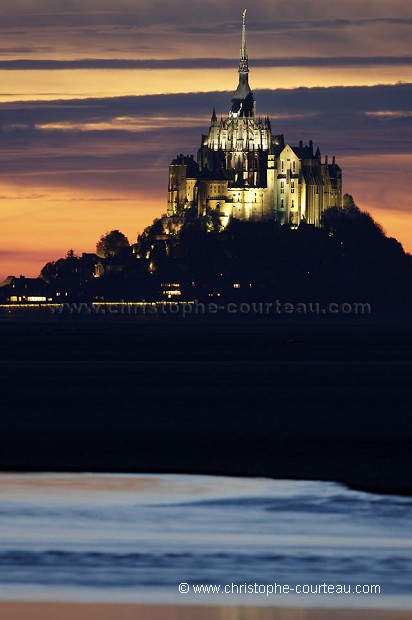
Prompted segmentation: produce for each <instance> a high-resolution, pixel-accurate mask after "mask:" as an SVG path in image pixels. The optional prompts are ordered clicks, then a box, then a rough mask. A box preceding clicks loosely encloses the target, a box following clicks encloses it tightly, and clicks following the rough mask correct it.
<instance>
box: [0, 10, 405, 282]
mask: <svg viewBox="0 0 412 620" xmlns="http://www.w3.org/2000/svg"><path fill="white" fill-rule="evenodd" d="M53 4H54V3H53V2H43V1H40V2H34V0H26V1H25V2H23V3H19V7H18V8H16V7H15V6H14V5H15V3H12V2H9V1H8V0H6V1H5V2H2V6H1V7H0V34H1V45H0V80H1V84H2V87H1V89H0V277H1V278H4V277H6V276H7V275H20V273H24V274H26V275H27V276H37V275H38V274H39V271H40V269H41V267H42V266H43V265H44V263H45V262H47V261H49V260H52V259H56V258H59V257H60V256H64V255H65V254H66V252H67V250H68V249H69V248H74V249H75V250H76V251H77V252H78V253H81V252H82V251H93V250H94V247H95V243H96V241H97V240H98V238H99V237H100V235H101V234H102V233H104V232H106V231H108V230H111V229H113V228H117V229H120V230H121V231H122V232H124V233H125V234H126V235H127V236H128V238H129V240H130V242H134V241H135V238H136V235H137V233H138V232H139V231H141V230H142V229H143V228H144V227H145V226H147V225H148V224H150V223H151V221H152V220H153V218H154V217H157V216H159V215H160V214H161V213H163V212H164V211H165V209H166V193H167V167H168V164H169V163H170V161H171V159H173V157H175V155H176V153H177V152H185V153H194V154H196V151H197V149H198V147H199V143H200V137H201V134H202V132H203V133H204V132H205V131H206V130H207V128H208V125H209V119H210V115H211V111H212V108H213V106H215V107H216V112H217V115H218V117H219V116H220V115H226V114H227V112H228V106H229V102H230V98H231V95H232V92H233V90H234V88H235V87H236V83H237V63H238V53H239V43H240V42H239V19H240V17H239V15H240V11H239V3H237V2H235V1H234V0H230V1H229V2H226V3H224V5H222V4H221V3H219V2H215V1H212V2H210V3H208V6H207V10H206V7H204V6H201V5H200V4H199V6H197V5H196V6H194V7H193V6H192V5H191V4H189V2H187V0H181V2H178V3H177V4H176V3H173V6H172V5H171V3H167V2H165V1H163V0H162V2H160V3H158V4H157V5H156V6H154V5H153V4H152V3H149V2H146V1H145V0H144V1H142V2H139V3H136V2H132V0H124V1H123V2H121V3H119V4H116V10H113V3H111V2H108V1H106V0H103V1H99V2H96V1H95V0H86V1H84V2H77V1H75V0H68V1H67V2H65V3H64V6H65V9H64V12H63V11H61V10H60V9H59V5H60V3H57V2H56V3H55V5H56V8H55V10H51V8H50V7H51V6H52V5H53ZM136 5H138V6H136ZM280 5H282V7H283V10H282V12H280V11H279V7H280ZM283 5H284V3H281V2H278V1H277V0H276V1H275V0H273V1H272V2H265V0H257V1H256V2H254V3H253V6H250V7H249V13H250V35H249V37H250V39H249V42H248V47H249V57H250V69H251V73H250V83H251V86H252V88H253V90H254V93H255V97H256V101H257V114H258V115H262V116H263V115H266V114H267V115H269V116H270V117H271V119H272V128H273V132H274V133H284V134H285V138H286V141H287V142H296V141H297V140H299V139H300V138H303V139H305V140H309V139H313V141H314V143H315V145H316V144H318V143H319V144H320V146H321V148H322V155H326V154H329V155H331V156H332V155H336V157H337V158H338V161H339V164H340V165H341V166H342V168H343V172H344V177H343V184H344V191H345V192H348V193H351V194H353V196H354V198H355V201H356V203H357V204H358V205H359V206H360V207H361V208H362V209H365V210H368V211H370V212H371V213H372V215H373V217H374V218H375V219H377V220H378V221H379V222H380V223H381V224H382V226H383V227H384V229H385V230H386V232H387V234H388V235H390V236H395V237H396V238H398V239H399V240H400V241H401V242H402V244H403V245H404V247H405V249H406V250H408V251H412V200H411V195H412V187H411V180H410V178H411V177H410V169H411V165H412V156H411V154H410V142H411V140H410V138H411V135H410V133H411V132H410V127H411V119H412V108H411V104H410V101H411V83H412V57H411V56H410V55H409V52H410V27H411V23H412V9H411V5H410V2H407V1H406V0H397V1H395V2H393V1H391V2H390V1H389V0H377V1H374V2H364V3H362V4H360V3H357V2H354V1H352V0H349V1H348V2H345V3H344V6H343V7H342V6H336V5H333V4H331V3H329V2H326V1H324V0H319V2H314V3H311V6H308V3H307V2H304V1H303V0H298V1H297V2H295V3H293V5H290V6H287V7H284V6H283ZM249 13H248V15H249ZM280 15H282V17H281V18H280ZM348 16H350V18H349V17H348ZM56 62H57V64H56ZM59 63H60V64H59ZM61 63H63V64H61ZM76 63H78V64H77V65H76ZM79 63H80V64H79ZM342 87H344V88H342Z"/></svg>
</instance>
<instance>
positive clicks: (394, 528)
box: [0, 474, 412, 618]
mask: <svg viewBox="0 0 412 620" xmlns="http://www.w3.org/2000/svg"><path fill="white" fill-rule="evenodd" d="M411 517H412V500H411V499H410V498H406V497H384V496H380V495H373V494H366V493H361V492H356V491H350V490H348V489H346V488H344V487H343V486H341V485H338V484H333V483H318V482H289V481H272V480H246V479H239V478H233V479H232V478H213V477H202V476H137V475H113V476H107V475H101V476H100V475H46V474H45V475H2V476H0V586H1V590H0V591H1V594H0V597H1V598H2V599H3V600H7V599H9V600H10V599H12V600H49V601H53V600H58V601H59V600H66V601H107V602H149V603H155V602H163V603H180V604H182V603H184V604H186V605H187V604H189V603H193V602H196V603H201V604H212V605H239V604H240V605H256V604H257V605H263V606H265V605H276V606H291V605H292V606H297V607H299V606H311V607H318V606H321V607H325V606H326V607H345V606H351V607H353V606H354V607H357V608H360V607H374V608H377V609H379V608H389V607H398V608H400V607H407V606H410V599H409V596H410V594H411V586H410V575H411V574H412V553H411V551H412V543H411V539H410V523H411ZM181 582H185V583H188V584H189V585H190V586H191V593H190V594H188V595H181V594H179V592H178V584H179V583H181ZM255 583H258V584H267V585H271V584H272V585H273V584H282V585H283V584H287V585H289V586H291V587H292V588H293V587H294V586H295V585H297V584H300V585H302V584H305V585H306V584H307V585H316V584H323V583H327V584H333V585H339V584H346V585H350V586H351V587H352V588H354V587H355V586H356V585H358V584H362V585H363V584H368V585H380V586H381V595H380V596H378V595H360V596H344V595H343V596H337V595H327V594H326V595H319V596H315V595H312V596H303V595H300V596H298V595H296V594H294V593H292V594H288V595H286V594H283V595H279V594H277V595H276V596H275V595H270V596H265V595H258V594H256V595H255V594H246V595H245V594H242V595H240V596H234V595H233V594H231V593H230V594H226V593H224V592H220V593H219V594H209V595H207V594H202V595H200V594H194V593H193V589H192V586H193V584H216V585H220V586H222V589H223V588H224V586H225V585H230V586H231V585H232V584H236V585H239V584H255ZM231 612H233V613H235V609H234V608H233V609H232V610H231ZM228 613H229V612H228ZM239 613H241V612H239ZM242 613H243V612H242ZM215 617H216V616H215ZM226 617H230V618H232V617H236V618H237V617H238V616H225V618H226ZM239 617H240V616H239ZM241 617H242V618H243V617H244V616H241ZM248 617H250V616H248Z"/></svg>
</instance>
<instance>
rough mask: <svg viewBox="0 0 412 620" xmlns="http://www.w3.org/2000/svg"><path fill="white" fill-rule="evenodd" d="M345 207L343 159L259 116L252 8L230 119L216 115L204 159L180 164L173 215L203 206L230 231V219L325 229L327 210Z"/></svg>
mask: <svg viewBox="0 0 412 620" xmlns="http://www.w3.org/2000/svg"><path fill="white" fill-rule="evenodd" d="M341 203H342V170H341V168H340V167H339V166H338V165H337V164H336V162H335V158H334V157H333V159H332V160H331V161H330V162H329V161H328V157H326V158H325V159H324V160H323V161H322V157H321V153H320V151H319V148H318V149H317V150H316V152H314V148H313V142H312V141H310V142H309V144H308V145H303V142H300V143H299V145H298V146H291V145H290V144H288V143H287V142H286V141H285V139H284V137H283V135H274V134H272V128H271V123H270V120H269V118H268V117H266V118H264V119H262V118H257V117H256V102H255V99H254V96H253V93H252V91H251V89H250V86H249V61H248V53H247V47H246V10H245V11H244V12H243V23H242V47H241V53H240V64H239V84H238V87H237V89H236V91H235V93H234V95H233V98H232V102H231V108H230V111H229V115H228V116H227V117H226V118H221V119H220V121H219V120H218V119H217V116H216V112H215V110H213V115H212V118H211V125H210V128H209V133H208V134H207V135H203V136H202V141H201V145H200V148H199V151H198V154H197V161H196V160H195V159H194V157H193V156H188V155H187V156H184V155H179V156H178V157H177V158H176V159H174V160H173V161H172V163H171V165H170V167H169V189H168V210H167V214H168V215H169V216H173V215H178V216H179V215H184V212H185V211H186V210H187V209H196V210H197V214H198V215H199V216H202V215H207V214H210V213H214V214H215V215H216V216H217V217H219V220H220V222H221V224H222V225H223V226H226V225H227V223H228V222H229V220H230V218H237V219H239V220H249V221H250V220H252V221H253V220H254V221H269V220H277V221H279V222H280V223H281V224H289V225H291V226H292V227H295V226H298V225H299V224H300V222H306V223H308V224H313V225H315V226H320V224H321V215H322V212H323V211H324V210H325V209H327V208H328V207H332V206H341Z"/></svg>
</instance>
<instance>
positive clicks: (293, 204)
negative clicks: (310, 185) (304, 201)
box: [290, 200, 295, 209]
mask: <svg viewBox="0 0 412 620" xmlns="http://www.w3.org/2000/svg"><path fill="white" fill-rule="evenodd" d="M290 208H291V209H294V208H295V201H294V200H292V205H291V207H290Z"/></svg>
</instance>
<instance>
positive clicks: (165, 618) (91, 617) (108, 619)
mask: <svg viewBox="0 0 412 620" xmlns="http://www.w3.org/2000/svg"><path fill="white" fill-rule="evenodd" d="M0 618H1V619H2V620H409V618H410V611H403V610H367V609H290V608H283V607H217V606H216V607H207V606H192V605H187V606H186V605H185V606H180V605H118V604H96V603H38V602H35V603H30V602H24V603H14V602H10V603H0Z"/></svg>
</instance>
